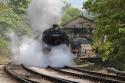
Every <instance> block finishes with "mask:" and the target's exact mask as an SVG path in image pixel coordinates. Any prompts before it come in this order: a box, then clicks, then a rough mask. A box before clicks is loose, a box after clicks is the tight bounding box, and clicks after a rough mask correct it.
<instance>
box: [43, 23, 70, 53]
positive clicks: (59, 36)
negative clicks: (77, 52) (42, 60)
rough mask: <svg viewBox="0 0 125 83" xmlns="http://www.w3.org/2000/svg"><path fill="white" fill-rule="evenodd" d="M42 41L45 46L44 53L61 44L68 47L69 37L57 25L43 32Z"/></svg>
mask: <svg viewBox="0 0 125 83" xmlns="http://www.w3.org/2000/svg"><path fill="white" fill-rule="evenodd" d="M42 41H43V42H44V43H45V44H46V46H45V47H44V51H45V50H48V51H50V50H51V48H52V47H53V46H58V45H61V44H66V45H67V46H69V37H68V36H67V34H66V33H65V32H64V31H63V30H62V29H61V28H60V27H59V26H58V25H57V24H54V25H53V26H52V27H51V28H49V29H47V30H45V31H44V32H43V36H42Z"/></svg>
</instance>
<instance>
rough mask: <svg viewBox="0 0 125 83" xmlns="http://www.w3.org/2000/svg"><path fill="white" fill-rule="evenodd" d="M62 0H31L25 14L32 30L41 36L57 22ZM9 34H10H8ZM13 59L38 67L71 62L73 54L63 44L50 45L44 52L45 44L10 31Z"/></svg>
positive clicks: (60, 14)
mask: <svg viewBox="0 0 125 83" xmlns="http://www.w3.org/2000/svg"><path fill="white" fill-rule="evenodd" d="M64 6H65V4H64V2H63V0H33V1H32V3H31V4H30V5H29V7H28V11H27V15H28V18H29V20H30V24H31V27H32V29H33V32H34V33H35V34H36V35H38V36H40V38H42V36H41V35H42V32H43V31H44V30H46V29H48V28H50V27H51V26H52V25H53V24H57V23H58V22H59V21H60V19H61V16H62V14H63V11H64ZM10 34H11V35H10ZM10 34H9V36H10V39H11V46H10V47H11V50H12V54H13V61H15V62H16V63H18V64H26V65H30V66H39V67H47V66H53V67H63V66H66V65H68V66H71V65H72V64H73V55H72V53H71V51H70V48H69V47H68V46H67V45H65V44H63V45H59V46H55V47H52V49H51V51H50V52H49V53H47V54H46V53H45V52H44V51H43V48H44V46H45V44H43V43H41V41H40V40H41V39H40V40H38V39H37V40H35V39H33V38H31V37H27V36H25V37H22V38H19V37H17V36H16V34H14V33H10Z"/></svg>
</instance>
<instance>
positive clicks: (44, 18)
mask: <svg viewBox="0 0 125 83" xmlns="http://www.w3.org/2000/svg"><path fill="white" fill-rule="evenodd" d="M64 7H65V4H64V1H63V0H32V3H31V4H30V5H29V7H28V11H27V13H28V16H29V19H30V22H31V26H32V28H33V31H35V32H43V31H44V30H46V29H48V28H50V27H51V26H52V25H53V24H57V23H58V22H59V21H60V19H61V17H62V15H63V12H64Z"/></svg>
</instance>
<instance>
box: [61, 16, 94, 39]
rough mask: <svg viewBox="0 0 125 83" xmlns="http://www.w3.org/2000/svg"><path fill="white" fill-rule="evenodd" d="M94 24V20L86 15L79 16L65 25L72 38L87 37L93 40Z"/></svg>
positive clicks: (64, 27) (65, 29)
mask: <svg viewBox="0 0 125 83" xmlns="http://www.w3.org/2000/svg"><path fill="white" fill-rule="evenodd" d="M93 28H94V24H93V20H91V19H89V18H86V17H84V16H78V17H76V18H74V19H72V20H70V21H69V22H67V23H65V24H64V25H63V29H64V31H65V32H66V33H67V34H68V35H69V36H70V37H71V38H76V37H80V38H87V39H89V40H92V32H93Z"/></svg>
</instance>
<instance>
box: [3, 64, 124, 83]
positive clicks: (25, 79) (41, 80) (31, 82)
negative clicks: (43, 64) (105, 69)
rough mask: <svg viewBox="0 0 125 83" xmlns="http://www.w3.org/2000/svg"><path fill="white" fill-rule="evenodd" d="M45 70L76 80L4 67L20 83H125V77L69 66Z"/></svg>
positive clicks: (28, 68) (20, 66)
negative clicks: (87, 82)
mask: <svg viewBox="0 0 125 83" xmlns="http://www.w3.org/2000/svg"><path fill="white" fill-rule="evenodd" d="M45 70H48V71H51V72H58V74H59V75H62V76H69V78H70V77H71V78H74V80H71V79H65V78H61V77H60V76H58V75H57V76H54V74H53V75H46V74H44V73H43V74H42V73H40V72H37V71H35V70H33V69H32V68H30V67H27V66H25V65H15V64H14V63H8V64H6V65H5V66H4V71H5V72H6V73H8V75H10V76H11V77H13V78H14V79H15V80H18V81H19V82H20V83H86V82H84V81H79V80H78V79H82V80H88V81H89V83H125V77H124V76H117V75H107V74H102V73H97V72H92V71H88V70H83V69H79V68H74V67H68V66H66V67H65V68H64V69H57V68H53V67H50V66H48V68H47V69H45ZM50 74H51V73H50Z"/></svg>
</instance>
